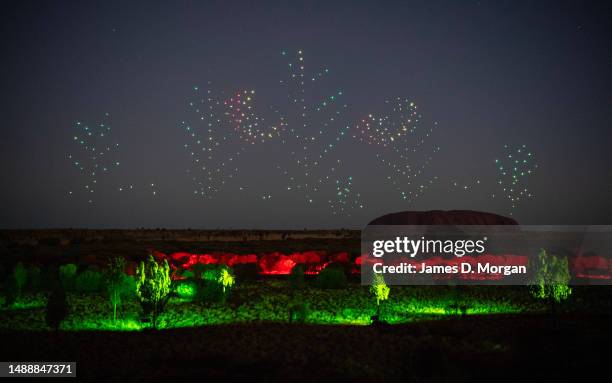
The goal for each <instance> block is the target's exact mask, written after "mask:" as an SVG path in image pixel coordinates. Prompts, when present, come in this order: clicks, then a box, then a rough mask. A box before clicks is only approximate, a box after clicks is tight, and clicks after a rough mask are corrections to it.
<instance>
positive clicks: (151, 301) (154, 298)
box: [136, 255, 170, 328]
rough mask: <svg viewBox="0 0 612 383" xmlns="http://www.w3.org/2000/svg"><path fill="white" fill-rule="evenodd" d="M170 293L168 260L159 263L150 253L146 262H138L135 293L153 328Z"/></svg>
mask: <svg viewBox="0 0 612 383" xmlns="http://www.w3.org/2000/svg"><path fill="white" fill-rule="evenodd" d="M169 293H170V266H168V261H167V260H165V259H164V262H163V263H161V264H159V263H157V262H156V261H155V259H154V258H153V256H152V255H149V258H148V259H147V261H146V262H140V265H138V268H137V269H136V295H137V296H138V299H139V300H140V304H141V305H142V307H143V311H144V312H145V315H147V314H151V315H152V317H153V318H152V321H153V328H156V327H157V318H158V316H159V314H160V313H161V312H162V311H163V309H164V306H165V303H166V302H167V298H168V296H169V295H168V294H169Z"/></svg>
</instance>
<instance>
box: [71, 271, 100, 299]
mask: <svg viewBox="0 0 612 383" xmlns="http://www.w3.org/2000/svg"><path fill="white" fill-rule="evenodd" d="M103 284H104V280H103V277H102V273H101V272H99V271H95V270H91V269H89V270H85V271H83V272H82V273H79V275H77V277H76V280H75V289H76V291H77V292H79V293H85V294H92V293H99V292H100V291H101V290H102V287H103Z"/></svg>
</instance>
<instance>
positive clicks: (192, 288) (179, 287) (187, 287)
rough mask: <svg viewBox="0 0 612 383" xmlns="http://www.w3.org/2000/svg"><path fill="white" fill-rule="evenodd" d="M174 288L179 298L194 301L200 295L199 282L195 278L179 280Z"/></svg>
mask: <svg viewBox="0 0 612 383" xmlns="http://www.w3.org/2000/svg"><path fill="white" fill-rule="evenodd" d="M174 290H175V292H176V295H178V296H179V298H181V299H185V300H189V301H192V300H194V299H196V297H197V295H198V284H197V283H196V281H194V280H193V279H185V280H182V281H177V282H176V287H175V288H174Z"/></svg>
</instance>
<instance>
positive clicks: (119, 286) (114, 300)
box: [106, 257, 130, 321]
mask: <svg viewBox="0 0 612 383" xmlns="http://www.w3.org/2000/svg"><path fill="white" fill-rule="evenodd" d="M124 271H125V259H123V258H122V257H114V258H111V260H110V261H109V263H108V267H107V268H106V289H107V291H108V296H109V299H110V302H111V305H112V306H113V321H116V320H117V307H118V306H119V305H121V301H122V296H123V295H125V294H126V293H127V289H128V287H129V278H130V277H129V276H128V275H126V274H125V272H124Z"/></svg>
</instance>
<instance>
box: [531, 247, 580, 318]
mask: <svg viewBox="0 0 612 383" xmlns="http://www.w3.org/2000/svg"><path fill="white" fill-rule="evenodd" d="M531 267H532V268H533V270H534V279H533V282H532V284H531V285H530V286H529V287H530V291H531V294H532V295H533V296H534V297H535V298H537V299H543V300H547V301H549V302H550V308H551V312H553V313H554V312H555V307H556V304H557V303H561V301H563V300H565V299H567V298H569V296H570V295H571V294H572V288H571V287H569V286H568V284H569V281H570V279H571V274H570V271H569V263H568V261H567V257H556V256H552V255H548V254H547V253H546V250H544V249H541V250H540V253H539V254H538V256H537V258H536V259H535V261H533V263H532V264H531Z"/></svg>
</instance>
